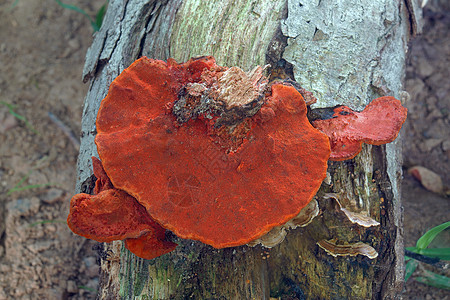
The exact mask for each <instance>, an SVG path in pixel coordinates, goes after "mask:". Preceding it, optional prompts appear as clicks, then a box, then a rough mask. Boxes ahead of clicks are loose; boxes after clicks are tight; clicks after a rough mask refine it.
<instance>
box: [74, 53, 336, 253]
mask: <svg viewBox="0 0 450 300" xmlns="http://www.w3.org/2000/svg"><path fill="white" fill-rule="evenodd" d="M262 73H263V68H261V67H257V68H255V69H254V70H252V71H250V72H248V73H245V72H244V71H242V70H241V69H239V68H236V67H232V68H225V67H220V66H218V65H216V64H215V61H214V58H212V57H201V58H197V59H191V60H190V61H188V62H186V63H184V64H177V63H176V62H175V61H174V60H170V59H169V60H168V62H167V63H165V62H163V61H159V60H152V59H148V58H146V57H143V58H141V59H139V60H137V61H136V62H134V63H133V64H132V65H131V66H130V67H129V68H127V69H126V70H125V71H123V72H122V74H120V75H119V76H118V77H117V78H116V79H115V80H114V82H113V83H112V84H111V86H110V89H109V93H108V95H107V96H106V98H105V99H104V100H103V101H102V103H101V106H100V109H99V112H98V116H97V132H98V134H97V136H96V139H95V142H96V144H97V148H98V152H99V156H100V159H101V162H102V164H103V167H104V171H105V173H104V174H103V175H102V176H101V177H102V179H99V180H100V181H98V182H97V183H98V185H99V187H98V188H96V192H99V194H98V195H95V196H90V195H86V194H79V195H76V196H74V198H73V199H72V206H71V212H70V215H69V219H68V222H69V226H70V227H71V229H72V230H73V231H74V232H75V233H77V234H80V235H83V236H85V237H88V238H93V239H96V240H100V241H110V240H112V239H123V238H127V240H126V246H127V247H128V249H130V250H131V251H133V252H134V253H135V254H137V255H139V256H141V257H144V254H145V253H146V252H147V251H148V249H147V245H149V244H150V245H151V244H152V242H151V241H153V240H155V239H156V240H157V241H159V242H160V243H163V244H164V243H166V244H164V247H165V248H164V249H165V250H168V249H170V248H171V249H173V248H174V247H172V245H174V244H173V243H172V244H167V243H170V242H168V241H165V240H164V234H161V231H158V230H156V229H155V228H153V230H150V229H149V228H148V227H151V226H152V225H150V224H153V225H154V224H156V225H157V226H161V228H165V229H169V230H171V231H173V232H174V233H175V234H176V235H178V236H179V237H182V238H186V239H194V240H199V241H201V242H203V243H206V244H209V245H211V246H213V247H216V248H224V247H232V246H238V245H244V244H246V243H248V242H249V241H252V240H254V239H256V238H259V237H260V236H262V235H263V234H265V233H267V232H268V231H269V230H270V229H272V228H273V227H275V226H279V225H282V224H284V223H286V222H287V221H289V220H290V219H292V218H293V217H295V216H296V215H297V214H298V213H299V212H300V210H301V209H302V208H303V207H305V206H306V205H307V204H308V203H309V202H310V200H311V199H312V197H313V196H314V195H315V193H316V192H317V190H318V189H319V187H320V185H321V183H322V181H323V179H324V178H325V176H326V169H327V160H328V157H329V154H330V145H329V141H328V138H327V137H326V136H325V135H324V134H323V133H321V132H320V131H318V130H317V129H314V128H313V127H312V126H311V124H310V123H309V121H308V119H307V117H306V112H307V109H306V104H305V101H304V100H303V98H302V96H301V94H300V93H298V92H297V91H296V90H295V88H294V87H292V86H288V85H283V84H274V85H273V86H272V87H271V89H269V88H268V87H267V80H266V79H265V77H264V76H263V75H262ZM95 164H96V162H94V166H95ZM96 168H97V169H99V170H100V168H99V167H98V166H97V167H96ZM100 171H101V170H100ZM100 171H97V172H98V173H100ZM106 174H107V175H106ZM105 175H106V177H107V178H109V180H110V181H111V182H110V183H108V181H107V180H105ZM99 176H100V175H99ZM111 186H113V187H114V188H111ZM102 187H104V188H102ZM103 189H106V190H104V191H103ZM111 206H115V207H116V208H114V207H111ZM140 207H142V208H144V207H145V209H146V211H145V212H144V210H141V209H140ZM124 212H126V213H124ZM121 215H122V218H121V217H120V216H121ZM93 219H97V220H93ZM75 220H76V221H75ZM151 220H154V221H156V222H155V223H151ZM94 221H96V222H94ZM124 224H128V225H129V226H128V227H127V228H123V227H122V226H123V225H124ZM119 225H120V226H119ZM146 226H147V227H146ZM157 226H156V227H157ZM80 228H81V229H80ZM142 232H145V233H146V234H145V235H142V234H140V235H139V233H142ZM149 233H150V234H149ZM136 237H137V238H139V237H141V238H140V239H139V240H136V239H134V240H133V239H130V238H136ZM162 253H164V251H161V253H160V254H162ZM147 257H148V256H147Z"/></svg>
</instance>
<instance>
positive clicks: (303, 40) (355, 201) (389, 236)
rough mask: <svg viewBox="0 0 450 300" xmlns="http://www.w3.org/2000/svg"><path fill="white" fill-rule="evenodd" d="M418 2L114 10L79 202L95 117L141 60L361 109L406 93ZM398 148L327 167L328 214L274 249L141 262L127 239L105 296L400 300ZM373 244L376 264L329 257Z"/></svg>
mask: <svg viewBox="0 0 450 300" xmlns="http://www.w3.org/2000/svg"><path fill="white" fill-rule="evenodd" d="M413 4H414V3H413V2H411V1H410V0H409V1H408V0H406V1H405V2H403V1H390V0H379V1H373V0H353V1H287V2H285V1H277V0H258V1H255V0H235V1H231V0H223V1H217V2H216V1H200V0H185V1H181V0H167V1H152V0H148V1H142V0H120V1H119V0H112V1H110V3H109V7H108V10H107V14H106V16H105V20H104V24H103V26H102V28H101V30H100V31H99V32H98V33H97V34H96V35H95V39H94V42H93V45H92V46H91V48H90V49H89V51H88V53H87V56H86V65H85V69H84V74H83V79H84V81H88V80H91V83H90V89H89V91H88V94H87V96H86V102H85V107H84V111H83V123H82V133H81V136H82V139H81V142H82V143H81V149H80V156H79V160H78V171H79V172H78V174H79V177H78V183H77V190H78V192H80V191H83V192H89V191H90V189H91V187H92V184H93V180H92V177H91V176H92V168H91V158H90V157H91V156H93V155H95V156H97V152H96V147H95V144H94V137H95V134H96V129H95V118H96V114H97V111H98V108H99V105H100V102H101V100H102V99H103V98H104V97H105V96H106V93H107V91H108V87H109V85H110V83H111V82H112V81H113V80H114V78H115V77H116V76H117V75H119V74H120V72H121V71H122V70H123V69H124V68H126V67H128V66H129V65H130V64H131V63H132V62H133V61H134V60H136V59H137V58H139V57H140V56H148V57H150V58H156V59H161V60H167V58H169V57H173V58H175V59H176V60H177V61H178V62H184V61H186V60H188V59H189V58H190V57H194V56H201V55H213V56H214V57H215V58H216V60H217V63H218V64H219V65H223V66H239V67H241V68H242V69H244V70H249V69H251V68H252V67H254V66H255V65H265V64H271V66H272V67H271V68H270V71H271V72H272V73H273V74H272V75H274V73H275V72H280V71H281V72H284V73H286V74H287V75H288V76H291V77H293V78H295V80H297V81H298V82H299V83H300V84H301V85H302V86H303V87H304V88H306V89H307V90H309V91H311V92H313V93H314V95H315V96H316V97H317V98H318V103H317V104H316V107H327V106H334V105H336V104H345V105H348V106H350V107H352V108H354V109H360V108H362V107H363V106H364V105H366V104H367V103H368V102H369V101H370V100H371V99H374V98H376V97H378V96H381V95H385V94H389V95H392V96H396V97H397V98H399V97H400V96H401V89H402V79H403V76H404V62H405V53H406V48H407V44H406V43H407V41H408V39H409V37H410V35H411V33H413V34H414V33H415V31H417V28H418V27H417V24H418V23H419V22H418V20H420V19H419V18H416V16H415V14H414V11H415V10H414V8H415V5H413ZM400 164H401V151H400V142H399V141H398V139H397V141H395V142H394V143H391V144H389V145H386V146H381V147H379V146H377V147H371V146H365V147H364V149H363V151H362V153H361V154H360V155H358V156H357V157H356V158H355V159H352V160H349V161H345V162H335V163H330V164H329V174H330V176H329V177H328V178H327V180H326V182H324V184H323V185H322V188H321V190H320V191H319V193H318V196H317V198H318V199H319V206H320V209H321V214H320V215H319V217H317V218H315V219H314V220H313V222H312V223H311V224H309V225H308V226H306V227H304V228H298V229H295V230H291V231H289V233H288V235H287V237H286V239H285V240H284V242H282V243H281V244H280V245H278V246H275V247H274V248H271V249H268V248H264V247H261V246H256V247H248V246H241V247H235V248H227V249H221V250H217V249H214V248H212V247H210V246H207V245H204V244H202V243H200V242H196V241H191V240H181V239H178V238H176V237H173V238H174V241H175V242H177V243H178V244H179V246H178V247H177V249H176V250H175V251H174V252H172V253H170V254H166V255H163V256H161V257H158V258H156V259H153V260H143V259H140V258H138V257H136V256H134V255H133V254H131V253H130V252H129V251H128V250H126V249H125V248H124V247H123V245H122V242H120V241H119V242H114V243H112V244H110V245H106V247H108V249H109V250H111V251H112V252H111V251H110V253H112V255H110V256H109V258H108V259H107V260H102V274H101V282H100V290H99V295H98V296H99V298H101V299H116V298H123V299H134V298H135V297H138V298H139V299H184V298H192V299H216V298H220V299H269V298H270V297H281V298H282V299H288V298H289V297H290V298H289V299H371V298H372V299H392V298H397V297H398V295H399V293H400V292H401V289H402V283H403V240H402V229H401V225H402V224H401V218H402V215H401V204H400V179H401V176H402V174H401V168H400ZM325 192H332V193H337V194H339V197H341V198H342V199H346V200H343V201H344V202H345V201H347V202H348V203H350V204H351V205H353V207H354V208H355V209H357V210H358V211H359V212H363V213H365V214H367V215H369V216H370V217H372V218H373V219H375V220H377V221H379V222H380V226H375V227H369V228H367V229H366V228H363V227H359V226H357V225H355V224H352V223H351V222H349V221H348V220H347V219H346V218H345V216H344V215H343V214H342V213H341V212H339V211H338V210H336V209H334V207H333V201H332V200H324V199H321V196H323V194H324V193H325ZM332 239H335V240H337V241H339V242H348V243H354V242H358V241H361V242H364V243H366V244H368V245H371V246H372V247H374V248H375V250H376V251H377V252H378V257H377V258H376V259H370V258H368V257H365V256H362V255H358V256H351V257H349V256H338V257H333V256H330V255H328V254H327V253H326V252H325V251H324V250H323V249H322V248H320V247H319V246H318V245H317V242H318V241H321V240H332Z"/></svg>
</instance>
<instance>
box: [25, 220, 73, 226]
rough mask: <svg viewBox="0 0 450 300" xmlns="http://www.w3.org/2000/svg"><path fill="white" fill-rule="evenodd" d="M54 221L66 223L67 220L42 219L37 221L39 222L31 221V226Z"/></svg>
mask: <svg viewBox="0 0 450 300" xmlns="http://www.w3.org/2000/svg"><path fill="white" fill-rule="evenodd" d="M53 223H61V224H66V221H64V220H42V221H37V222H34V223H31V224H30V225H29V226H30V227H34V226H36V225H40V224H53Z"/></svg>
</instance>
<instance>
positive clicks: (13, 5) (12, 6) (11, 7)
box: [8, 0, 19, 11]
mask: <svg viewBox="0 0 450 300" xmlns="http://www.w3.org/2000/svg"><path fill="white" fill-rule="evenodd" d="M17 4H19V0H15V1H14V3H13V4H11V6H10V7H9V8H8V11H11V10H12V9H13V8H14V7H16V5H17Z"/></svg>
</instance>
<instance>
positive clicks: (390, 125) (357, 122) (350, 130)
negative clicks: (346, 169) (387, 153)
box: [312, 97, 407, 161]
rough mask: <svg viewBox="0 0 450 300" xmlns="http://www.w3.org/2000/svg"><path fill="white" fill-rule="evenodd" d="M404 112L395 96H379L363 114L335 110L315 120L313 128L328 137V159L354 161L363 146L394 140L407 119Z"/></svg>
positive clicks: (340, 108)
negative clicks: (329, 144) (352, 159)
mask: <svg viewBox="0 0 450 300" xmlns="http://www.w3.org/2000/svg"><path fill="white" fill-rule="evenodd" d="M406 114H407V109H406V108H404V107H403V106H402V105H401V102H400V101H399V100H397V99H395V98H394V97H381V98H377V99H375V100H373V101H372V102H371V103H369V104H368V105H367V106H366V108H365V109H364V110H363V111H362V112H355V111H353V110H351V109H350V108H349V107H347V106H338V107H335V108H334V114H333V115H332V117H331V118H329V119H325V120H315V121H312V124H313V126H314V127H315V128H317V129H319V130H320V131H322V132H323V133H325V134H326V135H327V136H328V137H329V138H330V143H331V155H330V160H334V161H340V160H346V159H351V158H354V157H355V156H356V155H357V154H358V153H359V152H361V149H362V143H366V144H372V145H382V144H387V143H390V142H392V141H393V140H395V138H396V137H397V135H398V133H399V131H400V129H401V127H402V125H403V123H404V122H405V120H406Z"/></svg>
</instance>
